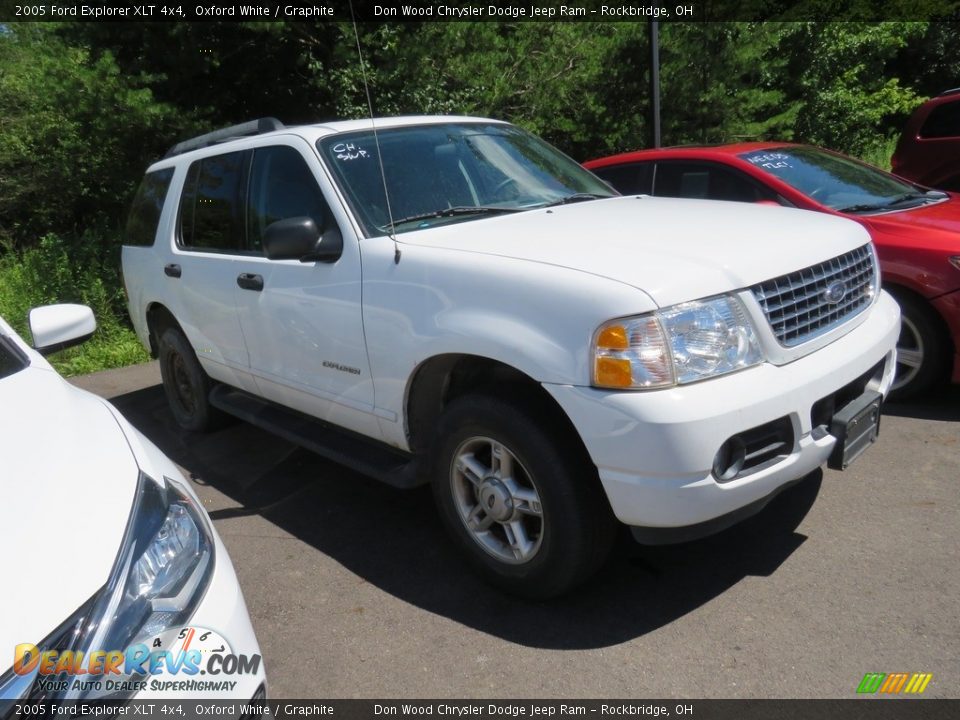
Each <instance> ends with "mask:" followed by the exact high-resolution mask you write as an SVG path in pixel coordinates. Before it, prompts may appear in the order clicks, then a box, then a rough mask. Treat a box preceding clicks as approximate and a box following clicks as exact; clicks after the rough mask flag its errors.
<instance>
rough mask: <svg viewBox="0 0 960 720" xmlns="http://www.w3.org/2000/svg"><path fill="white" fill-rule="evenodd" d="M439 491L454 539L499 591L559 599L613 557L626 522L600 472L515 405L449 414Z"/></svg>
mask: <svg viewBox="0 0 960 720" xmlns="http://www.w3.org/2000/svg"><path fill="white" fill-rule="evenodd" d="M440 427H441V430H440V435H439V437H438V439H437V444H436V454H435V467H434V477H433V490H434V496H435V498H436V501H437V505H438V507H439V509H440V514H441V516H442V518H443V520H444V523H445V525H446V526H447V529H448V530H449V532H450V533H451V534H452V535H453V537H454V538H455V539H456V541H457V544H458V546H459V547H460V549H461V550H462V551H463V553H464V554H465V555H466V557H467V558H468V560H469V561H470V562H471V563H472V564H473V565H474V567H476V568H477V569H478V570H479V571H480V573H481V574H482V575H483V576H484V577H485V578H486V579H487V580H488V581H489V582H491V583H493V584H495V585H497V586H498V587H501V588H503V589H505V590H507V591H509V592H512V593H515V594H518V595H522V596H525V597H530V598H545V597H551V596H555V595H559V594H561V593H563V592H565V591H566V590H568V589H570V588H571V587H573V586H574V585H576V584H577V583H579V582H582V581H583V580H585V579H586V578H587V577H589V576H590V575H591V574H592V573H593V572H594V571H595V570H596V569H597V568H598V567H599V566H600V564H602V562H603V560H604V559H605V558H606V556H607V554H608V553H609V550H610V547H611V545H612V542H613V538H614V534H615V529H616V521H615V519H614V518H613V515H612V513H611V512H610V508H609V505H608V504H607V501H606V497H605V496H604V494H603V491H602V488H601V487H600V483H599V480H598V478H597V476H596V469H595V468H594V467H593V466H592V464H590V463H589V461H587V459H586V458H583V457H581V455H582V453H578V452H577V451H576V450H575V449H574V448H573V447H571V445H572V443H564V442H562V438H560V437H558V436H557V433H555V432H550V431H549V430H546V429H545V428H544V426H543V424H542V423H536V422H534V421H533V420H532V419H531V418H530V416H529V415H528V414H527V412H526V411H525V410H524V409H523V408H520V407H515V406H513V405H511V404H509V403H506V402H503V401H500V400H497V399H493V398H489V397H484V396H467V397H463V398H460V399H458V400H455V401H454V402H453V403H451V404H450V406H449V407H448V409H447V410H446V411H445V412H444V414H443V417H442V418H441V421H440Z"/></svg>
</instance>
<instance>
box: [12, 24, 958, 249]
mask: <svg viewBox="0 0 960 720" xmlns="http://www.w3.org/2000/svg"><path fill="white" fill-rule="evenodd" d="M660 27H661V34H660V46H661V80H662V118H663V133H662V135H663V141H664V143H665V144H682V143H691V142H693V143H712V142H727V141H732V140H737V139H751V138H777V139H784V140H794V141H800V142H812V143H816V144H820V145H825V146H828V147H832V148H835V149H837V150H840V151H845V152H851V153H854V154H860V155H864V154H869V153H871V152H874V153H876V152H877V151H876V148H878V147H882V148H886V147H887V146H888V145H889V142H890V138H891V137H893V136H895V134H896V133H897V131H898V130H899V128H900V127H901V126H902V123H903V121H904V120H905V118H906V116H907V114H908V113H909V111H910V110H911V109H912V108H913V107H914V106H915V105H916V104H918V103H919V102H920V101H921V100H922V99H924V98H925V97H927V96H929V95H931V94H935V93H937V92H939V91H941V90H944V89H946V88H947V87H950V86H953V85H960V59H958V56H957V53H956V52H955V51H954V50H955V48H956V47H958V46H960V30H958V24H957V23H926V22H888V23H839V22H838V23H821V22H812V21H803V22H779V23H774V22H767V23H760V22H712V23H682V22H673V23H662V24H661V26H660ZM358 42H359V46H360V50H361V52H362V55H363V58H364V64H363V65H361V63H360V61H359V55H358V48H357V46H358ZM649 73H650V63H649V44H648V37H647V25H646V23H628V22H624V23H620V22H613V23H611V22H608V23H588V22H584V23H533V22H513V23H511V22H504V23H493V22H479V23H460V22H458V23H453V22H451V23H367V24H360V25H359V26H357V27H356V28H355V27H354V26H353V25H352V24H350V23H142V24H137V23H44V24H37V25H31V24H26V23H17V24H15V25H11V26H6V27H3V28H0V110H2V116H0V117H2V119H0V241H2V242H3V243H4V244H5V245H7V246H14V247H21V246H30V245H33V244H36V243H37V242H38V239H39V238H40V237H42V236H43V235H45V234H47V233H51V232H53V233H60V234H64V235H70V236H73V237H79V236H80V235H81V234H82V233H83V232H84V231H86V230H90V229H91V228H101V229H102V230H103V232H101V233H100V235H99V236H101V237H107V240H105V242H106V243H107V244H110V243H111V242H115V235H116V231H117V228H118V227H119V226H120V224H121V222H122V218H123V216H124V213H125V207H126V204H127V203H128V201H129V198H130V195H131V194H132V191H133V189H134V188H135V186H136V183H137V181H138V179H139V177H140V176H141V174H142V171H143V169H144V167H145V165H146V164H147V163H148V162H149V161H150V160H151V159H154V158H156V157H158V156H160V155H162V153H163V152H164V151H165V150H166V148H167V147H169V146H170V145H171V144H173V143H174V142H176V141H178V140H180V139H183V138H184V137H187V136H190V135H192V134H196V133H198V132H202V131H204V130H208V129H212V128H215V127H220V126H224V125H228V124H233V123H236V122H241V121H244V120H247V119H250V118H253V117H264V116H276V117H279V118H280V119H281V120H283V121H284V122H288V123H291V122H292V123H296V122H308V121H323V120H328V119H333V118H350V117H365V116H367V115H368V113H369V106H368V95H367V93H368V90H369V105H372V108H373V112H374V114H376V115H390V114H397V113H424V114H426V113H439V114H476V115H485V116H491V117H498V118H504V119H507V120H510V121H513V122H515V123H518V124H520V125H522V126H524V127H527V128H528V129H530V130H532V131H533V132H536V133H538V134H541V135H543V136H544V137H546V138H547V139H549V140H550V141H552V142H553V143H554V144H556V145H558V146H559V147H560V148H561V149H563V150H565V151H566V152H568V153H569V154H571V155H572V156H573V157H575V158H578V159H586V158H588V157H597V156H600V155H603V154H606V153H610V152H614V151H619V150H626V149H632V148H638V147H644V146H646V145H647V144H648V134H649V129H650V128H649V123H648V113H649V109H650V102H651V100H650V94H649V80H650V74H649Z"/></svg>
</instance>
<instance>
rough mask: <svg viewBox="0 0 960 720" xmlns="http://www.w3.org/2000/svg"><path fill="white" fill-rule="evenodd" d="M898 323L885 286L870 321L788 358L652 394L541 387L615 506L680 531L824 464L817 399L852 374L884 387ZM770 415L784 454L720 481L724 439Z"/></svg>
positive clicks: (630, 518)
mask: <svg viewBox="0 0 960 720" xmlns="http://www.w3.org/2000/svg"><path fill="white" fill-rule="evenodd" d="M899 328H900V312H899V309H898V307H897V305H896V303H895V302H894V301H893V300H892V299H891V298H890V297H889V296H888V295H887V294H886V293H883V294H882V295H881V297H880V299H879V300H878V301H877V303H876V305H874V307H873V308H871V310H870V316H869V318H867V320H866V321H864V322H863V323H862V324H860V325H859V326H858V327H856V328H855V329H853V330H851V331H850V332H849V333H848V334H847V335H845V336H843V337H842V338H840V339H838V340H836V341H835V342H833V343H831V344H830V345H827V346H826V347H824V348H821V349H819V350H817V351H816V352H813V353H811V354H810V355H807V356H806V357H803V358H801V359H799V360H796V361H794V362H791V363H788V364H787V365H783V366H779V367H777V366H774V365H771V364H769V363H765V364H762V365H758V366H756V367H753V368H750V369H748V370H744V371H742V372H739V373H734V374H731V375H728V376H725V377H720V378H715V379H713V380H707V381H704V382H700V383H695V384H691V385H687V386H681V387H675V388H672V389H669V390H661V391H653V392H632V393H631V392H610V391H604V390H597V389H593V388H585V387H574V386H568V385H546V386H545V387H546V389H547V390H548V392H550V393H551V394H552V395H553V397H554V398H555V399H556V400H557V402H558V403H559V404H560V406H561V407H563V409H564V410H565V411H566V412H567V414H568V416H569V417H570V419H571V420H572V421H573V424H574V426H575V427H577V428H578V429H579V431H580V434H581V438H582V439H583V442H584V444H585V445H586V447H587V450H588V452H589V453H590V456H591V458H592V459H593V462H594V463H595V465H596V466H597V469H598V472H599V475H600V480H601V482H602V483H603V487H604V490H605V491H606V494H607V498H608V499H609V501H610V505H611V507H612V508H613V512H614V514H615V515H616V516H617V517H618V518H619V519H620V520H621V521H622V522H624V523H626V524H627V525H633V526H639V527H646V528H679V527H685V526H690V525H697V524H700V523H705V522H708V521H711V520H714V519H716V518H720V517H722V516H726V515H730V514H731V513H735V512H736V511H738V510H741V509H742V508H745V507H747V506H750V505H753V504H755V503H758V502H759V501H762V500H764V499H765V498H769V497H771V496H772V495H773V494H775V493H776V492H777V491H778V490H780V489H782V488H783V486H785V485H788V484H790V483H792V482H794V481H796V480H798V479H800V478H803V477H805V476H806V475H809V474H810V473H811V472H813V471H814V470H816V469H817V468H819V467H820V466H821V465H823V464H824V463H826V462H827V460H828V458H829V457H830V454H831V452H832V451H833V449H834V446H835V444H836V439H835V438H834V437H833V436H832V435H830V434H829V433H827V432H826V431H825V430H824V429H823V427H822V425H821V424H820V422H818V423H817V426H816V427H815V426H814V416H816V417H817V418H818V420H820V416H821V414H822V410H818V408H822V407H823V402H821V401H823V400H824V399H828V398H831V396H833V395H834V394H836V393H838V391H840V390H841V389H842V388H844V387H845V386H850V385H852V384H856V383H855V381H858V379H863V382H862V387H860V389H859V392H858V393H857V394H859V393H860V392H863V391H864V390H867V389H869V390H875V391H878V392H880V393H882V394H884V395H886V393H887V391H888V390H889V387H890V384H891V383H892V381H893V373H894V369H895V365H896V351H895V346H896V341H897V337H898V335H899ZM827 422H829V419H828V420H827ZM772 423H780V424H781V425H786V424H787V423H789V425H788V427H791V428H792V433H788V436H789V438H790V439H789V443H790V446H789V448H788V449H787V451H786V453H785V454H784V456H783V457H779V458H778V459H776V460H775V461H773V462H772V463H765V464H763V465H760V466H758V467H757V468H756V469H755V470H753V471H751V472H749V473H745V474H743V475H742V476H737V477H734V478H733V479H732V480H729V481H725V482H721V481H719V480H717V478H716V477H715V476H714V473H713V471H712V468H713V464H714V458H715V457H716V455H717V451H718V450H719V449H720V446H721V445H722V444H723V443H724V442H725V441H727V440H728V439H729V438H731V437H732V436H734V435H737V434H740V433H747V432H748V431H751V430H752V429H755V428H759V427H762V426H766V425H768V424H772Z"/></svg>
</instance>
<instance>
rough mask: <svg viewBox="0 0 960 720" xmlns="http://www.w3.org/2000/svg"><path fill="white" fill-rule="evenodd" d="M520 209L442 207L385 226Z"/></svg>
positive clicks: (478, 206)
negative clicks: (441, 208)
mask: <svg viewBox="0 0 960 720" xmlns="http://www.w3.org/2000/svg"><path fill="white" fill-rule="evenodd" d="M520 210H521V208H508V207H497V206H495V205H462V206H457V207H449V208H444V209H443V210H431V211H430V212H424V213H417V214H416V215H408V216H407V217H404V218H400V219H399V220H394V221H393V222H391V223H388V224H387V227H389V228H390V229H391V230H394V229H395V228H396V227H397V226H398V225H403V224H404V223H409V222H416V221H417V220H433V219H434V218H445V217H454V216H455V215H503V214H506V213H515V212H520Z"/></svg>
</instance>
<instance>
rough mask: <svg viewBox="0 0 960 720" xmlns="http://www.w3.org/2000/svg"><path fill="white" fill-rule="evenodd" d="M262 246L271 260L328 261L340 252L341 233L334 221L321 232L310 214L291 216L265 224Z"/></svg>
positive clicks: (335, 258)
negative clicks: (308, 215) (307, 215)
mask: <svg viewBox="0 0 960 720" xmlns="http://www.w3.org/2000/svg"><path fill="white" fill-rule="evenodd" d="M263 250H264V253H266V256H267V257H268V258H269V259H271V260H299V261H300V262H324V263H332V262H336V261H337V260H339V259H340V256H341V255H342V254H343V236H342V235H341V234H340V230H339V228H337V226H336V225H331V226H330V228H329V229H327V230H326V232H324V233H323V235H321V234H320V231H319V230H318V229H317V224H316V223H315V222H314V221H313V220H312V219H311V218H309V217H306V216H303V217H292V218H287V219H285V220H277V222H275V223H270V224H269V225H268V226H267V229H266V230H265V231H264V233H263Z"/></svg>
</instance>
